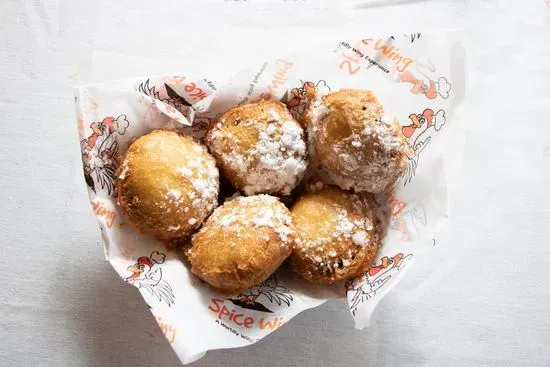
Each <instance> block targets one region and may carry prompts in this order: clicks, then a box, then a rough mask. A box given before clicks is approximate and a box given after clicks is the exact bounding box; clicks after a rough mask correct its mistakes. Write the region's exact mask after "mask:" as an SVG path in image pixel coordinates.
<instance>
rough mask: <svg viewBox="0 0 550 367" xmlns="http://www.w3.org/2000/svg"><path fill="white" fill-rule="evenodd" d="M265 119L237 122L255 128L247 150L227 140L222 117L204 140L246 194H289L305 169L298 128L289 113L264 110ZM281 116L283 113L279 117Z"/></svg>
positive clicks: (305, 157)
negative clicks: (267, 116)
mask: <svg viewBox="0 0 550 367" xmlns="http://www.w3.org/2000/svg"><path fill="white" fill-rule="evenodd" d="M267 111H268V114H269V120H268V121H265V120H258V121H253V120H251V119H248V120H247V121H243V122H241V124H244V126H246V124H247V123H248V122H251V121H252V122H253V123H251V124H250V126H251V127H250V128H251V129H252V128H254V129H257V131H258V137H257V141H256V142H255V144H254V145H253V146H252V148H250V149H249V150H248V151H245V152H243V151H242V147H241V146H240V145H239V142H238V140H235V139H229V138H228V136H229V134H230V133H229V131H228V129H224V125H223V121H225V120H224V119H223V118H222V120H220V121H221V122H219V123H217V124H216V126H215V129H214V130H213V131H211V132H210V134H209V138H208V139H207V142H208V144H209V146H210V148H211V150H212V151H213V152H214V154H217V158H218V160H221V161H222V162H223V164H224V165H225V166H226V168H225V169H228V170H230V171H232V172H234V173H235V174H236V175H237V176H238V177H240V178H241V179H242V181H243V184H242V187H240V188H241V189H242V191H244V193H245V194H246V195H254V194H257V193H273V194H282V195H289V194H290V193H291V191H292V190H293V189H294V187H296V186H297V185H298V183H299V182H300V180H301V179H302V177H303V175H304V173H305V170H306V168H307V152H306V144H305V141H304V132H303V129H302V127H301V126H300V125H299V124H298V123H297V122H296V121H294V120H293V119H292V116H290V114H289V113H287V114H284V113H279V112H278V111H277V110H276V109H275V108H269V109H268V110H267ZM283 115H284V116H283Z"/></svg>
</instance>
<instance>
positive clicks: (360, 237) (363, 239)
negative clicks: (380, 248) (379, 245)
mask: <svg viewBox="0 0 550 367" xmlns="http://www.w3.org/2000/svg"><path fill="white" fill-rule="evenodd" d="M352 240H353V243H355V244H356V245H357V246H361V247H364V246H366V245H368V244H369V239H368V237H367V232H365V231H357V232H355V234H354V235H353V237H352Z"/></svg>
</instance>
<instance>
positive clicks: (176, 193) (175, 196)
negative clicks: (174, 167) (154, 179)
mask: <svg viewBox="0 0 550 367" xmlns="http://www.w3.org/2000/svg"><path fill="white" fill-rule="evenodd" d="M167 194H168V195H169V196H170V197H172V198H173V199H174V200H179V198H180V197H181V191H179V190H176V189H170V190H168V193H167Z"/></svg>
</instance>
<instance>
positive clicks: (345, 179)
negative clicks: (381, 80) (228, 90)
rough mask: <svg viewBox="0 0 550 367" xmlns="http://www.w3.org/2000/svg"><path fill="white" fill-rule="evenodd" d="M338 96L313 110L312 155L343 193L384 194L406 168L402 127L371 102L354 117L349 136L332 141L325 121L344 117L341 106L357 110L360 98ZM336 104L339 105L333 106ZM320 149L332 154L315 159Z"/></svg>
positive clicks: (351, 94) (349, 94)
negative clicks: (348, 105)
mask: <svg viewBox="0 0 550 367" xmlns="http://www.w3.org/2000/svg"><path fill="white" fill-rule="evenodd" d="M336 93H340V95H338V96H336V94H329V95H327V96H325V98H323V99H322V100H316V101H315V102H314V103H313V104H312V106H311V107H310V110H309V116H310V118H311V123H310V124H309V126H308V132H309V142H310V144H309V149H310V155H311V156H312V157H314V158H315V159H318V160H319V163H320V164H322V167H323V168H322V169H323V171H324V173H326V175H327V176H328V178H329V179H330V180H331V181H333V182H334V183H336V184H337V185H338V186H340V187H341V188H342V189H345V190H349V189H354V190H355V191H368V192H374V193H377V192H381V191H383V190H385V189H386V188H387V187H388V186H389V185H391V184H392V183H393V182H395V180H396V179H397V178H398V177H399V176H400V175H401V173H402V172H403V170H404V169H405V167H406V156H405V154H404V149H405V140H404V138H403V136H402V134H401V133H400V127H399V124H398V122H397V120H396V119H395V118H394V117H392V116H390V115H389V114H386V113H384V110H383V108H382V106H381V105H380V104H379V103H377V102H373V103H370V102H369V103H367V104H366V105H364V107H363V108H362V111H361V110H360V111H356V112H361V113H359V114H355V115H353V116H354V117H353V118H354V120H352V121H349V123H348V126H350V128H351V132H350V135H348V136H346V137H344V138H342V139H341V140H339V141H333V140H331V137H330V136H329V134H327V131H326V126H325V125H324V123H323V118H324V117H325V116H326V115H327V114H330V113H335V114H336V113H338V114H342V113H343V112H342V111H343V109H345V106H344V107H342V103H347V101H349V103H350V106H356V104H355V105H354V104H353V103H356V101H357V98H359V97H357V95H356V94H355V93H359V92H358V91H347V92H346V93H342V92H336ZM333 98H334V99H333ZM335 100H337V101H338V102H339V103H338V104H334V105H331V101H335ZM350 108H351V107H350ZM356 116H362V117H361V118H363V119H364V120H360V119H359V117H356ZM320 147H322V148H323V149H322V151H324V152H327V151H328V152H333V153H332V154H331V153H325V154H324V155H323V156H322V157H316V156H315V153H316V151H319V149H321V148H320Z"/></svg>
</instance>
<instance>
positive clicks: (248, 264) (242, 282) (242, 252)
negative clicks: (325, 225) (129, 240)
mask: <svg viewBox="0 0 550 367" xmlns="http://www.w3.org/2000/svg"><path fill="white" fill-rule="evenodd" d="M191 242H192V248H191V249H190V250H189V251H187V255H188V258H189V261H190V262H191V266H192V267H191V272H192V273H193V274H195V275H197V276H198V277H200V278H201V279H203V280H204V281H206V282H207V283H208V284H210V285H211V286H212V287H213V288H214V289H216V290H218V291H219V292H221V293H224V294H228V295H230V294H236V293H239V292H241V291H243V290H245V289H247V288H250V287H252V286H254V285H257V284H259V283H261V282H263V281H264V280H265V279H267V278H268V277H269V276H270V275H271V274H272V273H273V272H274V271H275V270H277V268H278V267H279V266H280V265H281V264H282V263H283V261H284V260H285V259H286V258H287V257H288V256H289V255H290V253H291V252H292V249H293V247H294V242H295V228H294V225H293V223H292V217H291V215H290V212H289V211H288V209H287V208H286V207H285V206H284V205H283V204H282V203H281V202H280V201H279V200H278V199H277V198H275V197H273V196H269V195H256V196H249V197H237V198H235V199H232V200H230V201H228V202H226V203H225V204H223V205H222V206H220V207H218V208H217V209H216V210H214V213H212V215H211V216H210V218H208V220H207V221H206V222H205V223H204V225H203V227H202V228H201V230H200V231H199V232H197V233H196V234H195V235H194V236H193V238H192V241H191Z"/></svg>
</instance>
